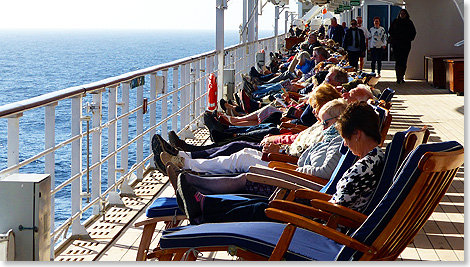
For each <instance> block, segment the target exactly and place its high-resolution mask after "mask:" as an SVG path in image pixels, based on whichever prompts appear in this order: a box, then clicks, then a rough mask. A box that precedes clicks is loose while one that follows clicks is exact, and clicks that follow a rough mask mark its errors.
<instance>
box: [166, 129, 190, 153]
mask: <svg viewBox="0 0 470 267" xmlns="http://www.w3.org/2000/svg"><path fill="white" fill-rule="evenodd" d="M168 141H170V144H171V145H172V146H173V147H176V148H178V149H180V150H183V151H188V150H187V146H188V144H187V143H186V142H185V141H184V140H181V139H180V138H179V137H178V135H177V134H176V133H175V131H169V132H168Z"/></svg>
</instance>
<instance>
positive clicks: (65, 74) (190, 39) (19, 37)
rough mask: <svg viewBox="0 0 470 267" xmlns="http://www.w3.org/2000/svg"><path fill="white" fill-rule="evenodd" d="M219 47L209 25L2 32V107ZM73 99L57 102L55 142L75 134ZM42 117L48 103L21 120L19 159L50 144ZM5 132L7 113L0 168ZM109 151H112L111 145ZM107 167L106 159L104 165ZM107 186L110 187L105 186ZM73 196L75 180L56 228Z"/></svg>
mask: <svg viewBox="0 0 470 267" xmlns="http://www.w3.org/2000/svg"><path fill="white" fill-rule="evenodd" d="M272 35H273V33H272V32H270V31H264V32H260V33H259V38H264V37H268V36H272ZM224 42H225V47H228V46H231V45H234V44H237V43H239V35H238V31H236V30H232V31H229V30H228V31H226V32H225V40H224ZM214 49H215V31H208V30H206V31H204V30H201V31H193V30H191V31H184V30H180V31H170V30H132V31H131V30H0V74H1V78H0V105H5V104H8V103H12V102H16V101H20V100H25V99H28V98H32V97H36V96H39V95H42V94H46V93H49V92H54V91H57V90H61V89H65V88H68V87H73V86H79V85H82V84H87V83H91V82H96V81H99V80H102V79H106V78H109V77H114V76H118V75H121V74H124V73H127V72H131V71H135V70H138V69H143V68H147V67H151V66H154V65H159V64H162V63H166V62H171V61H173V60H177V59H181V58H184V57H187V56H191V55H197V54H200V53H204V52H208V51H212V50H214ZM65 102H67V101H65ZM84 103H85V101H84ZM69 105H70V103H64V104H61V105H59V106H57V108H56V135H57V136H56V143H60V142H62V141H64V140H67V139H68V138H70V122H69V117H68V116H61V111H62V110H64V111H67V112H69V111H70V108H69ZM131 108H132V107H131ZM157 112H158V111H157ZM159 115H160V114H157V117H159ZM103 117H105V118H107V115H106V114H103ZM38 118H39V119H38ZM43 118H44V109H43V108H40V109H38V110H37V111H35V112H25V113H24V115H23V117H22V118H21V119H20V161H22V160H24V159H26V158H29V157H31V156H33V155H35V154H37V153H39V151H42V150H43V149H44V148H43V140H44V124H43V121H44V119H43ZM131 121H132V118H131ZM38 122H39V123H38ZM131 128H132V125H131ZM84 129H85V128H84ZM131 134H133V133H132V132H130V135H131ZM6 136H7V120H6V119H2V120H0V148H1V149H2V152H1V153H0V169H4V168H5V167H6V166H7V163H6V162H7V139H6ZM106 137H107V133H106V130H103V138H106ZM38 140H40V141H38ZM84 143H86V142H84ZM102 149H103V151H104V152H106V151H107V148H106V147H103V148H102ZM131 149H132V148H131ZM144 149H147V148H144ZM69 153H70V146H67V147H65V148H64V149H61V150H59V151H57V152H56V173H55V176H56V182H55V186H57V185H59V184H61V183H62V182H64V181H65V180H66V179H68V178H70V162H69V161H70V159H69V157H68V154H69ZM66 155H67V156H66ZM84 158H85V157H84ZM129 161H130V162H129V166H132V164H133V163H135V155H129ZM118 162H119V158H118ZM105 171H106V164H105V165H103V172H105ZM20 172H21V173H37V172H39V173H41V172H44V159H43V158H41V159H39V160H37V161H35V162H33V163H32V164H29V165H28V166H26V167H23V168H21V169H20ZM103 182H106V176H104V177H103ZM105 189H106V187H105V186H103V191H104V190H105ZM69 202H70V186H67V187H66V188H65V190H62V191H60V192H59V193H57V194H56V196H55V208H56V222H55V227H57V226H59V225H60V224H61V223H63V221H64V220H65V219H67V218H68V217H70V215H71V214H70V207H69V206H70V203H69ZM89 213H90V212H88V214H89ZM85 217H86V216H85Z"/></svg>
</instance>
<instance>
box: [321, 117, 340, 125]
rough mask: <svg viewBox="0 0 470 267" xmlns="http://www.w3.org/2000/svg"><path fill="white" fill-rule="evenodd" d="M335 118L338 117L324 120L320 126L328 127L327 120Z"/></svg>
mask: <svg viewBox="0 0 470 267" xmlns="http://www.w3.org/2000/svg"><path fill="white" fill-rule="evenodd" d="M336 118H338V117H331V118H329V119H326V120H324V121H323V122H322V123H321V124H322V125H323V127H326V126H328V121H329V120H332V119H336Z"/></svg>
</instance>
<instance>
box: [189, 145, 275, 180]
mask: <svg viewBox="0 0 470 267" xmlns="http://www.w3.org/2000/svg"><path fill="white" fill-rule="evenodd" d="M262 155H263V153H262V152H261V151H258V150H256V149H252V148H244V149H242V150H240V151H238V152H236V153H234V154H232V155H230V156H219V157H215V158H212V159H189V158H185V159H184V168H185V169H191V170H193V171H196V172H207V173H213V174H223V173H242V172H248V171H249V168H250V166H254V165H262V166H266V167H267V166H268V163H269V162H267V161H263V160H261V156H262Z"/></svg>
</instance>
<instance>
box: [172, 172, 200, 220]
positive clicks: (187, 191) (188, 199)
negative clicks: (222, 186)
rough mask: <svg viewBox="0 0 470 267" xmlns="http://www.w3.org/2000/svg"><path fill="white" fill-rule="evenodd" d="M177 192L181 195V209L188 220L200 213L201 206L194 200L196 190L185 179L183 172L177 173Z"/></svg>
mask: <svg viewBox="0 0 470 267" xmlns="http://www.w3.org/2000/svg"><path fill="white" fill-rule="evenodd" d="M177 188H178V189H177V194H178V195H179V196H180V197H181V200H182V202H183V207H184V209H183V211H184V213H185V214H186V216H188V218H189V219H190V220H194V219H195V218H197V217H199V216H201V215H202V211H201V206H200V205H199V202H197V201H196V197H195V195H196V193H197V190H196V188H194V187H193V186H191V185H190V184H189V183H188V182H187V181H186V177H185V175H184V173H181V174H180V175H178V179H177Z"/></svg>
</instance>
